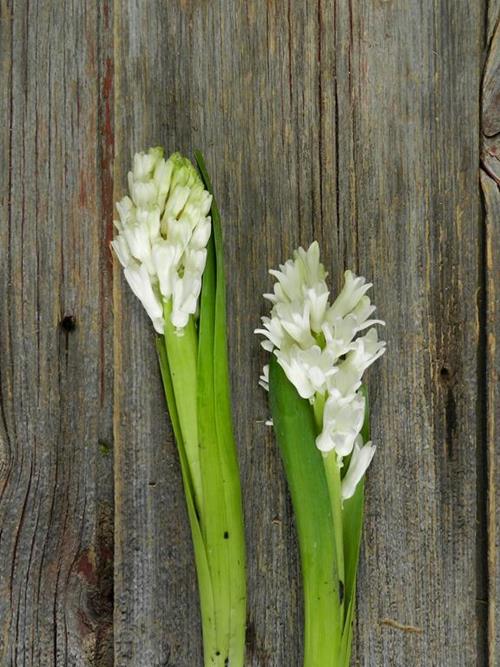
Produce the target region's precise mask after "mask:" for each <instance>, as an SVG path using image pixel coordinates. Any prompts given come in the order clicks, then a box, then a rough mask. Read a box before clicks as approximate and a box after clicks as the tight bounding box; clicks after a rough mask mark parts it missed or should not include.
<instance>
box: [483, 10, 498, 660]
mask: <svg viewBox="0 0 500 667" xmlns="http://www.w3.org/2000/svg"><path fill="white" fill-rule="evenodd" d="M499 19H500V4H498V3H497V2H496V3H495V2H493V3H489V4H488V26H489V30H488V35H487V37H488V54H487V59H486V65H485V72H484V76H483V91H482V92H483V94H482V133H483V136H482V143H483V147H482V170H481V187H482V191H483V198H484V206H485V236H484V251H485V264H484V271H485V278H486V280H485V283H486V284H485V289H486V304H485V305H486V322H485V325H486V369H485V370H486V382H487V385H486V401H487V403H486V404H487V421H486V437H487V447H488V455H487V461H488V480H487V481H488V499H487V501H488V506H487V510H488V660H489V662H488V664H489V665H496V664H497V662H498V656H499V655H500V620H499V613H500V512H499V509H498V508H499V507H500V468H499V465H498V461H499V460H500V445H499V438H498V428H499V425H500V400H499V395H498V386H499V384H498V381H499V369H500V353H499V350H498V345H497V339H498V337H499V330H498V327H499V321H500V320H499V317H498V313H499V312H500V293H499V289H498V286H499V278H500V246H499V240H498V223H499V221H500V188H499V186H500V134H498V132H500V123H499V118H498V106H499V104H500V68H499V54H500V30H499V25H500V24H499ZM495 97H496V98H497V103H496V105H495V102H494V100H495ZM491 135H495V136H491Z"/></svg>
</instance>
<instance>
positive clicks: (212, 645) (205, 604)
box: [156, 336, 217, 664]
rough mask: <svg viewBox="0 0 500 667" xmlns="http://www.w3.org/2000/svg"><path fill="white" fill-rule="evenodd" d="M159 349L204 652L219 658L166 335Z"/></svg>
mask: <svg viewBox="0 0 500 667" xmlns="http://www.w3.org/2000/svg"><path fill="white" fill-rule="evenodd" d="M156 348H157V351H158V359H159V362H160V370H161V377H162V380H163V388H164V391H165V398H166V401H167V406H168V411H169V414H170V420H171V422H172V428H173V431H174V436H175V441H176V443H177V449H178V452H179V459H180V464H181V473H182V481H183V485H184V493H185V496H186V505H187V510H188V517H189V524H190V526H191V536H192V540H193V550H194V558H195V564H196V574H197V579H198V592H199V597H200V610H201V623H202V629H203V652H204V655H205V656H210V655H215V653H216V652H217V632H216V623H215V616H216V614H215V602H214V593H213V587H212V580H211V576H210V569H209V566H208V557H207V552H206V547H205V543H204V541H203V536H202V533H201V528H200V523H199V518H198V514H197V511H196V508H195V503H194V494H193V484H192V478H191V472H190V469H189V464H188V461H187V457H186V452H185V448H184V439H183V436H182V430H181V427H180V421H179V415H178V411H177V402H176V398H175V392H174V387H173V384H172V378H171V375H170V367H169V364H168V356H167V350H166V347H165V338H164V337H163V336H159V337H158V338H157V342H156ZM209 664H210V663H209Z"/></svg>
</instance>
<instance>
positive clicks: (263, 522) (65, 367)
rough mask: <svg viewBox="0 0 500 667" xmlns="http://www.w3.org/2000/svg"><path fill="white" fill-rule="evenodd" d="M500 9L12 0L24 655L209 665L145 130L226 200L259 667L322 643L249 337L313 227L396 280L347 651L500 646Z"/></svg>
mask: <svg viewBox="0 0 500 667" xmlns="http://www.w3.org/2000/svg"><path fill="white" fill-rule="evenodd" d="M485 4H486V3H483V2H477V3H470V2H467V1H466V0H456V1H455V2H452V3H450V2H446V0H428V1H427V2H425V3H420V4H419V3H412V2H410V1H409V0H407V1H406V2H400V3H391V2H387V1H385V2H384V1H383V0H380V1H379V2H372V1H371V0H359V1H358V2H356V3H353V2H342V1H340V0H336V1H335V2H328V3H327V2H323V1H322V0H319V2H315V3H312V2H307V3H304V2H300V1H299V0H297V1H296V0H290V2H289V3H287V4H284V3H269V2H265V1H264V0H255V1H254V2H251V3H246V2H243V1H240V2H228V0H214V1H213V2H211V3H201V2H188V1H187V0H173V1H172V2H169V3H165V2H163V1H161V0H150V1H149V2H147V3H146V2H144V3H138V2H135V1H134V0H124V1H123V2H114V3H111V5H108V3H107V2H103V3H98V4H96V5H92V4H88V3H76V2H74V1H68V2H65V3H44V2H40V1H35V0H32V1H31V2H30V3H13V2H8V1H5V2H4V3H3V4H2V5H1V11H2V17H1V19H2V20H1V21H0V43H1V44H2V47H3V48H2V50H1V56H0V58H1V59H0V77H1V82H2V91H3V93H4V94H3V95H2V96H1V100H0V104H1V107H0V108H1V111H2V117H3V118H4V119H6V120H5V122H4V123H3V124H2V127H1V128H0V147H1V154H2V155H3V156H6V157H5V159H4V164H5V165H7V164H8V167H9V168H8V170H7V169H4V171H5V177H4V178H3V179H1V182H0V193H1V194H0V211H1V221H2V224H1V225H0V286H1V287H0V290H1V294H2V299H0V392H1V393H0V408H1V410H0V417H1V418H0V662H1V663H2V665H3V664H5V665H6V666H9V667H10V665H13V666H16V667H17V665H101V666H107V665H111V664H113V663H114V664H116V665H119V666H120V667H122V666H123V667H135V666H137V665H141V666H142V665H148V666H149V665H151V666H152V667H155V666H156V665H158V666H159V665H162V666H164V665H179V666H180V665H189V666H191V665H198V664H201V637H200V626H199V612H198V599H197V592H196V581H195V575H194V563H193V557H192V551H191V545H190V536H189V530H188V523H187V516H186V512H185V508H184V498H183V493H182V487H181V482H180V474H179V470H178V462H177V456H176V451H175V446H174V443H173V439H172V434H171V431H170V427H169V423H168V419H167V417H166V413H165V408H164V403H163V399H162V394H161V386H160V381H159V372H158V368H157V362H156V357H155V350H154V338H153V333H152V331H151V328H150V325H149V322H148V321H147V318H146V316H145V314H144V313H143V312H142V310H141V307H140V304H139V303H138V302H137V301H136V300H135V298H134V297H133V296H132V295H131V294H130V290H129V289H128V287H127V286H126V285H125V283H124V281H123V279H122V276H121V273H120V270H119V269H118V268H117V267H115V268H114V269H113V270H112V269H111V260H110V255H109V252H108V247H107V246H108V243H109V240H110V238H111V235H112V226H111V221H112V204H113V200H116V199H117V198H118V197H120V196H122V195H123V194H124V192H125V186H126V173H127V170H128V168H129V164H130V159H131V156H132V154H133V152H134V151H136V150H141V149H143V148H146V147H147V146H148V145H152V144H162V145H164V146H165V147H166V149H167V151H173V150H175V149H180V150H182V151H183V152H185V153H188V154H189V153H191V152H192V149H193V148H194V147H199V148H201V149H202V150H203V151H204V153H205V155H206V158H207V163H208V166H209V168H210V170H211V173H212V176H213V180H214V185H215V188H216V192H217V195H218V199H219V203H220V206H221V209H222V214H223V222H224V232H225V242H226V261H227V275H228V296H229V299H228V301H229V312H228V322H229V327H228V335H229V345H230V360H231V375H232V385H233V397H234V415H235V427H236V428H235V430H236V436H237V440H238V444H239V449H240V460H241V467H242V480H243V489H244V499H245V511H246V518H247V526H246V531H247V541H248V560H249V605H248V606H249V625H248V642H247V643H248V660H247V663H248V665H253V666H255V667H257V666H258V667H262V666H264V667H265V666H266V665H268V666H276V667H283V666H285V665H286V666H287V667H288V666H290V667H294V666H295V665H297V666H298V665H300V664H301V650H302V647H301V631H300V627H301V609H300V595H301V593H300V582H299V577H298V561H297V553H296V543H295V534H294V527H293V517H292V513H291V507H290V502H289V499H288V495H287V492H286V486H285V482H284V479H283V475H282V470H281V465H280V462H279V457H278V453H277V450H276V447H275V444H274V439H273V436H272V431H271V430H270V429H269V428H267V427H265V425H264V423H263V422H264V420H265V419H266V417H267V415H268V408H267V404H266V397H265V395H264V394H263V392H262V391H261V390H260V389H259V388H258V386H257V378H258V374H259V369H260V366H261V364H262V363H263V361H264V359H265V355H264V354H263V352H262V351H261V350H260V349H259V346H258V341H257V339H256V338H255V337H254V336H253V335H252V333H251V332H252V330H253V329H254V328H255V326H256V325H257V324H258V322H259V316H260V314H262V312H263V311H264V308H265V306H264V303H263V300H262V298H261V293H262V292H263V291H267V289H268V288H269V285H270V280H269V277H268V276H267V269H268V268H269V267H270V266H276V264H277V263H278V262H280V261H282V260H284V259H286V258H287V257H288V256H289V254H290V252H291V250H292V249H293V248H294V247H296V246H297V245H298V244H299V243H302V244H307V243H309V242H310V241H311V240H312V239H313V238H317V239H318V240H319V241H320V244H321V246H322V249H323V256H324V259H325V263H326V265H327V267H328V270H329V272H330V278H331V283H332V285H334V286H338V285H339V283H340V279H341V275H342V272H343V270H344V268H347V267H348V266H349V267H352V268H354V269H359V270H360V272H362V273H364V274H365V275H367V277H368V278H370V279H371V280H373V281H374V284H375V287H374V298H375V302H376V303H377V305H378V306H379V312H380V314H381V316H382V317H384V318H385V319H386V320H387V323H388V326H387V339H388V341H389V349H388V353H387V355H386V358H384V359H383V360H382V361H381V362H380V363H379V364H378V366H377V368H376V370H373V371H372V373H371V376H370V390H371V395H372V400H373V411H374V412H373V435H374V439H375V441H376V442H377V444H378V445H379V449H378V453H377V457H376V460H375V463H374V465H373V468H372V469H371V470H370V475H369V481H368V489H367V521H366V531H365V539H364V545H363V555H362V564H361V576H360V592H359V596H358V597H359V600H358V607H359V610H358V621H357V625H356V645H355V655H354V658H353V663H354V664H359V665H369V666H370V667H371V666H372V665H377V666H378V665H397V666H399V665H409V666H410V665H415V666H417V665H431V666H432V665H435V666H437V667H443V666H445V665H453V666H455V665H457V666H460V665H473V664H474V665H475V664H477V665H483V664H489V665H494V664H495V656H497V655H498V627H499V624H498V621H496V616H497V614H498V600H499V592H498V581H499V580H500V572H499V570H498V563H499V560H498V537H497V536H498V534H499V533H498V531H499V530H500V528H498V525H497V524H496V523H495V518H496V516H495V515H496V514H498V512H497V508H498V502H499V499H498V488H499V482H498V466H495V465H493V464H494V462H495V458H496V456H497V455H498V452H495V447H496V448H498V445H497V444H495V433H496V429H497V424H498V420H499V415H498V396H497V391H498V390H497V379H498V378H497V373H498V358H497V357H498V353H497V351H496V350H497V348H496V347H495V345H494V341H495V338H494V335H495V329H494V327H495V326H497V324H496V322H497V317H496V315H497V312H498V294H497V291H496V281H495V277H496V275H497V274H496V273H495V271H497V270H498V247H497V246H498V241H497V240H496V239H497V235H495V234H494V233H493V230H494V225H495V222H496V221H497V220H498V189H496V186H495V184H494V183H493V180H492V179H491V177H492V176H494V175H495V173H497V174H498V172H497V166H498V165H497V163H498V145H497V141H496V139H495V137H492V138H491V139H489V140H488V142H485V143H484V145H483V153H482V161H483V165H484V168H485V169H486V170H487V171H488V174H489V176H488V175H485V174H483V175H482V185H483V190H484V200H485V204H486V209H487V213H488V218H487V222H486V226H484V221H483V215H482V210H481V202H480V197H479V187H478V178H477V174H478V164H479V137H480V125H479V124H480V120H481V110H480V108H479V97H480V96H479V90H480V77H481V67H482V63H483V47H484V45H485V44H486V42H488V43H493V42H491V38H492V35H493V31H494V28H495V26H496V25H497V21H496V20H495V18H494V16H493V13H494V12H495V11H497V10H498V1H497V0H495V2H490V3H488V5H489V6H488V9H489V12H488V17H486V15H485V12H486V6H485ZM485 33H487V34H485ZM491 62H493V59H492V58H490V63H491ZM490 71H492V70H491V65H490ZM488 77H489V78H487V79H486V81H487V83H488V91H489V92H488V94H487V95H485V96H483V100H484V102H485V107H484V109H483V118H482V121H483V127H482V129H483V131H485V132H486V133H487V134H491V133H494V132H496V130H495V127H496V125H495V123H497V120H498V119H497V107H496V106H495V104H494V98H495V95H496V92H495V91H496V87H495V86H496V84H497V82H496V75H488ZM485 117H487V121H488V123H489V125H487V126H485V125H484V122H485ZM485 127H486V129H485ZM485 260H487V263H486V264H484V262H485ZM484 267H486V268H484ZM66 316H68V319H66V320H65V319H64V318H65V317H66ZM72 318H74V319H72ZM62 322H65V327H63V326H62V325H61V323H62ZM485 373H488V377H489V378H490V381H489V384H487V385H485V384H484V382H483V376H484V374H485ZM495 410H496V412H495ZM487 438H488V443H489V444H488V447H489V449H488V450H486V445H485V443H486V441H487ZM113 461H114V471H113V470H112V466H113ZM487 462H489V464H490V467H489V469H488V471H487V468H486V465H487ZM487 488H488V489H489V491H488V505H487V497H486V489H487ZM114 503H115V506H116V507H115V509H114V508H113V504H114ZM488 512H489V514H488ZM488 517H489V518H488ZM113 523H114V524H115V525H114V537H115V545H114V556H113ZM488 540H489V549H488V546H487V542H488ZM487 557H488V558H489V561H488V563H487ZM113 558H114V589H115V590H114V606H113V601H112V595H113V590H112V575H113ZM488 596H489V599H488ZM488 602H489V604H488ZM488 607H489V619H488ZM487 621H489V629H488V624H487ZM113 623H114V628H113ZM488 639H489V648H487V645H488ZM495 640H496V641H495ZM113 644H114V648H113ZM488 650H489V663H488V658H487V651H488ZM495 651H496V653H495ZM113 652H114V657H113Z"/></svg>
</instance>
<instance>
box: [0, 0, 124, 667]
mask: <svg viewBox="0 0 500 667" xmlns="http://www.w3.org/2000/svg"><path fill="white" fill-rule="evenodd" d="M105 30H106V26H105V15H101V14H100V13H98V12H97V11H96V8H95V7H92V6H91V5H90V4H88V5H86V4H84V3H83V4H82V3H80V2H66V3H43V2H39V3H23V2H16V3H9V2H2V18H1V22H0V31H1V35H0V41H1V43H2V60H1V76H2V93H3V94H2V120H3V122H2V126H1V130H0V132H1V134H0V136H1V155H2V158H3V164H4V168H3V169H2V186H1V187H2V195H1V207H2V225H1V227H0V235H1V240H0V248H1V249H0V253H1V258H0V276H1V278H0V280H1V294H2V297H1V299H0V327H1V329H0V359H1V366H0V380H1V412H0V414H1V419H0V490H1V503H0V527H1V539H0V564H1V565H0V663H1V664H2V665H5V666H10V665H13V666H15V667H17V666H20V665H54V664H57V665H83V664H85V665H87V664H101V663H103V662H104V663H106V664H110V663H111V661H112V651H113V641H112V639H113V637H112V625H111V619H112V576H113V532H112V527H113V492H112V485H113V478H112V451H111V449H110V445H111V443H112V401H111V394H110V391H111V373H112V365H113V361H112V356H111V355H112V346H111V340H110V336H109V334H110V331H111V329H110V327H111V322H112V314H111V291H110V263H109V257H108V252H107V249H106V240H105V238H106V234H107V232H106V228H105V223H104V215H103V209H104V207H105V205H106V201H107V194H108V193H106V190H105V185H106V183H107V182H108V181H109V177H110V175H109V173H108V174H106V173H104V171H103V166H105V165H106V159H107V146H106V139H105V134H103V133H105V127H104V125H103V121H104V119H105V113H103V109H102V103H103V98H104V97H105V94H106V92H105V87H106V60H105V58H106V52H105V49H104V48H103V46H102V43H103V42H102V40H103V33H104V32H105ZM62 37H64V39H63V38H62ZM108 198H109V197H108Z"/></svg>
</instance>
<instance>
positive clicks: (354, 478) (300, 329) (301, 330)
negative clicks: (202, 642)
mask: <svg viewBox="0 0 500 667" xmlns="http://www.w3.org/2000/svg"><path fill="white" fill-rule="evenodd" d="M270 274H271V275H272V276H273V277H274V278H275V279H276V282H275V284H274V287H273V292H272V293H270V294H264V297H265V298H266V299H267V300H268V301H270V302H271V304H272V308H271V312H270V314H269V316H264V317H262V325H263V326H262V328H260V329H256V331H255V333H258V334H261V335H263V336H264V338H265V339H264V340H263V342H262V347H263V348H264V349H265V350H267V351H269V352H272V353H273V354H274V355H275V356H276V358H277V360H278V363H279V364H280V366H281V367H282V368H283V370H284V371H285V374H286V376H287V378H288V379H289V380H290V382H291V383H292V384H293V385H294V386H295V388H296V389H297V392H298V393H299V395H300V396H301V397H302V398H306V399H309V401H310V402H311V403H313V404H314V403H315V401H316V400H320V401H321V405H322V404H323V403H322V402H323V401H324V407H323V411H322V420H323V421H322V429H321V432H320V433H319V435H318V437H317V440H316V445H317V447H318V449H320V450H321V451H322V452H323V453H324V454H325V456H326V455H327V454H328V453H329V452H335V454H336V456H337V458H338V463H339V465H340V466H342V460H343V458H344V457H346V456H349V455H351V459H350V464H349V468H348V470H347V472H346V473H345V475H344V481H345V494H350V495H352V493H354V490H353V488H355V486H356V485H357V483H358V482H359V480H360V479H361V477H362V476H363V475H364V472H365V470H366V468H367V467H368V465H369V463H370V461H371V459H372V457H373V453H374V451H375V447H373V446H372V445H371V444H370V445H368V444H367V445H364V446H361V445H362V442H361V444H359V440H360V432H361V429H362V426H363V421H364V414H365V399H364V396H363V394H362V393H361V391H360V387H361V384H362V376H363V373H364V371H365V370H366V369H367V368H368V367H369V366H370V365H371V364H372V363H373V362H374V361H375V360H376V359H378V357H380V356H381V355H382V354H383V353H384V351H385V342H384V341H379V340H378V337H377V331H376V329H374V328H373V325H375V324H384V322H382V321H381V320H376V319H372V317H371V316H372V315H373V312H374V310H375V306H373V305H372V304H371V302H370V299H369V297H368V296H367V295H366V292H367V291H368V290H369V289H370V287H371V283H367V282H366V280H365V278H363V277H360V276H355V275H354V274H353V273H352V271H346V272H345V274H344V286H343V288H342V290H341V292H340V293H339V295H338V296H337V298H336V299H335V300H334V301H333V303H332V304H331V303H330V302H329V296H330V292H329V290H328V287H327V284H326V282H325V279H326V277H327V273H326V271H325V269H324V267H323V265H322V264H321V262H320V261H319V245H318V243H317V242H316V241H315V242H313V243H312V244H311V246H310V247H309V248H308V249H307V250H305V249H304V248H299V249H298V250H296V251H295V252H294V254H293V259H290V260H288V261H287V262H285V264H283V265H281V266H280V267H279V270H271V271H270ZM366 329H369V330H368V332H367V333H365V334H361V332H363V331H364V330H366ZM268 372H269V371H268V368H267V369H266V368H265V369H264V374H263V375H262V376H261V378H260V384H261V385H262V386H263V387H264V388H266V389H268V387H269V379H268ZM343 488H344V487H343ZM351 491H352V493H351ZM343 494H344V491H343ZM350 495H345V496H344V497H346V498H347V497H350Z"/></svg>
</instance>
